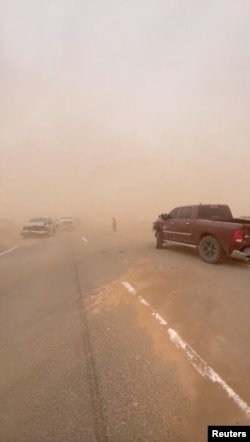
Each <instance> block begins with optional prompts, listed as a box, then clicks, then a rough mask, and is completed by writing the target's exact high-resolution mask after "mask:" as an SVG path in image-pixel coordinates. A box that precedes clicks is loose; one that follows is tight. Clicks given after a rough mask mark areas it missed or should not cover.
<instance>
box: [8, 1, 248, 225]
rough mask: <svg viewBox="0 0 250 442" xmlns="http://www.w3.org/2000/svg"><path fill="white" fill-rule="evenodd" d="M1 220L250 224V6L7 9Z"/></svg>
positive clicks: (39, 5) (34, 5) (15, 4)
mask: <svg viewBox="0 0 250 442" xmlns="http://www.w3.org/2000/svg"><path fill="white" fill-rule="evenodd" d="M0 8H1V11H0V41H1V45H0V63H1V65H0V68H1V69H0V80H1V113H0V130H1V132H0V202H1V215H0V216H1V217H5V216H6V217H17V218H19V219H20V218H22V219H24V218H25V219H26V218H30V217H35V216H64V215H73V216H82V217H84V216H88V217H92V216H93V217H101V218H103V220H105V219H107V222H110V219H111V217H112V216H116V217H117V218H120V219H126V220H127V219H128V220H130V219H134V218H135V217H136V218H138V217H142V218H145V219H149V220H151V219H152V218H154V217H155V216H156V215H157V214H158V213H159V212H162V211H166V212H167V211H169V210H170V209H171V208H173V207H174V206H177V205H181V204H188V203H189V204H192V203H193V204H194V203H199V202H218V203H227V204H229V205H230V206H231V208H232V210H233V212H234V214H235V215H250V186H249V176H250V144H249V143H250V124H249V115H250V82H249V78H250V50H249V41H250V3H249V2H248V1H247V0H246V1H244V0H242V1H238V0H220V1H219V2H218V0H211V1H209V2H206V1H200V0H199V1H198V0H190V1H188V2H187V1H185V0H182V1H181V0H179V1H178V0H168V1H167V0H165V1H163V0H134V1H132V0H121V1H120V2H117V1H115V0H107V1H106V2H101V0H99V1H98V0H93V1H91V2H90V1H82V2H80V1H77V0H71V1H70V0H47V1H46V0H45V1H40V0H23V1H18V0H1V6H0Z"/></svg>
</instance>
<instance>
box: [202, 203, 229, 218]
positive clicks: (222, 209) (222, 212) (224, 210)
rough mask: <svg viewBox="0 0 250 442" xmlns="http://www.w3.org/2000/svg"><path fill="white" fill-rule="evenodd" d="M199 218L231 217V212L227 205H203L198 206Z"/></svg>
mask: <svg viewBox="0 0 250 442" xmlns="http://www.w3.org/2000/svg"><path fill="white" fill-rule="evenodd" d="M198 218H200V219H225V220H230V219H232V213H231V210H230V209H229V207H228V206H222V205H218V206H216V205H210V206H209V205H204V206H200V208H199V216H198Z"/></svg>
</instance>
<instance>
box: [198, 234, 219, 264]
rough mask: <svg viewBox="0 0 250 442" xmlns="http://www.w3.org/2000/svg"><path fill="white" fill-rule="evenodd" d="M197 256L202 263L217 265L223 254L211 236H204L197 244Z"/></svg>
mask: <svg viewBox="0 0 250 442" xmlns="http://www.w3.org/2000/svg"><path fill="white" fill-rule="evenodd" d="M199 254H200V257H201V259H202V260H203V261H205V262H207V263H208V264H218V263H219V262H221V261H222V259H223V257H224V252H223V250H222V248H221V246H220V244H219V242H218V241H217V239H215V238H214V237H213V236H210V235H208V236H205V237H204V238H202V240H201V241H200V244H199Z"/></svg>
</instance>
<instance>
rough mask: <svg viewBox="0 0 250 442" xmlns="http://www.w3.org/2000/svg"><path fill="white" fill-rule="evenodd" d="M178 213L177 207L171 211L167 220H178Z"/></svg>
mask: <svg viewBox="0 0 250 442" xmlns="http://www.w3.org/2000/svg"><path fill="white" fill-rule="evenodd" d="M179 211H180V208H179V207H177V208H176V209H173V210H172V211H171V212H170V213H169V214H168V219H176V218H178V215H179Z"/></svg>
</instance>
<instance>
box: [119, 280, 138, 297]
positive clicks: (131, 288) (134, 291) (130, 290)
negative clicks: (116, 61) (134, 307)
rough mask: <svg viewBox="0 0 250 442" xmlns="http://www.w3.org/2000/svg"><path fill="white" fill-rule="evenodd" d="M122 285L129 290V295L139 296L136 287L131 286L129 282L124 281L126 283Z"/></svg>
mask: <svg viewBox="0 0 250 442" xmlns="http://www.w3.org/2000/svg"><path fill="white" fill-rule="evenodd" d="M122 285H123V286H124V287H125V288H126V289H127V291H128V292H129V293H132V295H136V294H137V293H136V290H135V289H134V287H133V286H132V285H131V284H129V282H126V281H124V282H122Z"/></svg>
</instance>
